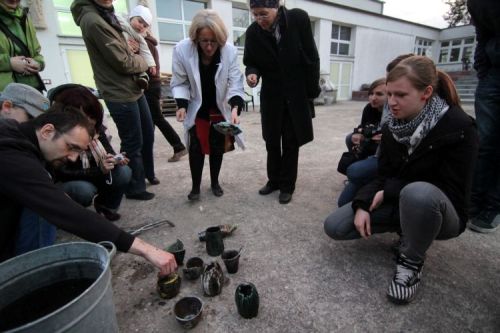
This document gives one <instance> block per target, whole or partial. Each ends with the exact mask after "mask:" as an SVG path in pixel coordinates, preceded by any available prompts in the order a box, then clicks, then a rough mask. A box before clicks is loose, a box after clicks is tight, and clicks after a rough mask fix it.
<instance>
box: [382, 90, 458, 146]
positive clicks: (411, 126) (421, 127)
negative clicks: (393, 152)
mask: <svg viewBox="0 0 500 333" xmlns="http://www.w3.org/2000/svg"><path fill="white" fill-rule="evenodd" d="M448 109H449V106H448V104H447V103H446V101H445V100H444V99H442V98H441V97H439V96H437V95H434V96H433V97H432V98H431V99H430V100H429V102H428V103H427V104H426V105H425V106H424V108H423V109H422V111H420V113H419V114H418V115H417V116H416V117H415V118H413V119H412V120H410V121H405V120H402V119H396V118H394V116H393V115H392V113H389V117H388V126H389V130H390V131H391V133H392V136H393V137H394V139H395V140H396V141H398V142H399V143H402V144H404V145H405V146H406V148H407V149H408V155H411V154H412V153H413V152H414V151H415V149H416V148H417V147H418V145H419V144H420V142H421V141H422V140H423V139H424V138H425V137H426V136H427V134H428V133H429V132H430V131H431V130H432V129H433V128H434V126H436V124H437V122H438V121H439V119H441V117H443V115H444V114H445V113H446V111H448Z"/></svg>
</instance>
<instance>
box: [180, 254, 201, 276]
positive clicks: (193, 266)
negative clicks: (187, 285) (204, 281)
mask: <svg viewBox="0 0 500 333" xmlns="http://www.w3.org/2000/svg"><path fill="white" fill-rule="evenodd" d="M204 266H205V263H204V262H203V259H201V258H199V257H192V258H189V259H188V261H187V262H186V268H183V269H182V272H183V273H184V277H185V278H186V279H188V280H196V279H197V278H198V277H199V276H200V275H201V273H203V267H204Z"/></svg>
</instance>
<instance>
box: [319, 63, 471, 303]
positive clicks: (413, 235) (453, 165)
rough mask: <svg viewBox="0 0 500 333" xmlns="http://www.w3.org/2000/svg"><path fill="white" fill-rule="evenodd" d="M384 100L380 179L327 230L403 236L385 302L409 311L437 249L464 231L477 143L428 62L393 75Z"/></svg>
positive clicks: (447, 82)
mask: <svg viewBox="0 0 500 333" xmlns="http://www.w3.org/2000/svg"><path fill="white" fill-rule="evenodd" d="M387 98H388V103H389V107H390V114H389V119H388V121H387V123H386V124H385V125H384V127H383V129H382V141H381V155H380V158H379V165H378V176H377V178H376V179H375V180H374V181H372V182H371V183H369V184H368V185H366V186H364V187H363V188H361V189H360V190H359V191H358V192H357V194H356V196H355V198H354V200H353V202H352V206H351V205H344V206H342V207H340V208H339V209H337V210H336V211H335V212H333V213H332V214H331V215H330V216H328V218H327V219H326V221H325V225H324V227H325V232H326V234H327V235H328V236H330V237H332V238H333V239H336V240H349V239H356V238H360V237H363V238H365V239H366V238H368V237H369V236H371V234H372V233H380V232H388V231H391V232H397V231H399V232H400V233H401V239H400V246H399V248H398V257H397V265H396V272H395V274H394V277H393V279H392V281H391V283H390V285H389V289H388V291H387V297H388V298H389V300H390V301H392V302H394V303H398V304H401V303H403V304H404V303H408V302H410V301H411V300H412V299H413V298H414V297H415V294H416V291H417V288H418V286H419V284H420V279H421V277H422V267H423V264H424V259H425V254H426V252H427V250H428V249H429V247H430V246H431V244H432V242H433V241H434V240H435V239H450V238H453V237H457V236H459V235H460V234H461V233H462V232H463V231H464V229H465V225H466V222H467V219H468V216H467V206H468V202H469V197H470V190H471V183H472V174H473V170H474V160H475V158H476V154H477V149H478V139H477V133H476V126H475V123H474V120H473V119H472V118H471V117H469V116H468V115H467V114H466V113H465V112H464V111H463V110H462V108H461V106H460V101H459V98H458V95H457V92H456V89H455V86H454V84H453V82H452V81H451V79H450V77H449V76H448V75H447V74H445V73H444V72H441V71H440V70H437V69H436V66H435V65H434V63H433V62H432V60H431V59H429V58H427V57H425V56H412V57H409V58H407V59H405V60H403V61H401V63H399V64H398V65H397V66H396V67H395V68H394V69H393V70H391V71H390V72H389V74H388V75H387Z"/></svg>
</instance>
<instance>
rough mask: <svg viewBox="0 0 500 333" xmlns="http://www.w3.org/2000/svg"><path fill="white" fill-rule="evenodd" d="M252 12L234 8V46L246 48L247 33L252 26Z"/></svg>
mask: <svg viewBox="0 0 500 333" xmlns="http://www.w3.org/2000/svg"><path fill="white" fill-rule="evenodd" d="M250 23H251V19H250V11H249V10H247V9H242V8H238V7H233V44H234V46H238V47H243V46H245V31H246V30H247V27H248V26H249V25H250Z"/></svg>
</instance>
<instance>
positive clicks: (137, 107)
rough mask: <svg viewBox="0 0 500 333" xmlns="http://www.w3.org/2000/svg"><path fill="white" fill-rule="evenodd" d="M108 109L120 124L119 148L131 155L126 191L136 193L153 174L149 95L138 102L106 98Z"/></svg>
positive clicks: (151, 123) (143, 188)
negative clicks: (116, 100) (114, 100)
mask: <svg viewBox="0 0 500 333" xmlns="http://www.w3.org/2000/svg"><path fill="white" fill-rule="evenodd" d="M105 102H106V106H107V107H108V109H109V113H110V114H111V117H112V118H113V121H114V122H115V124H116V127H117V128H118V135H119V136H120V140H121V148H120V151H122V152H126V153H127V157H128V158H129V159H130V163H129V164H128V165H129V167H130V168H131V169H132V179H131V181H130V184H129V187H128V189H127V191H126V194H137V193H141V192H144V191H145V190H146V181H145V178H146V177H147V178H154V176H155V172H154V163H153V143H154V128H153V121H152V120H151V113H150V112H149V107H148V103H147V101H146V98H145V97H144V95H143V96H141V98H139V99H138V100H137V101H136V102H128V103H120V102H110V101H105Z"/></svg>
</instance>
